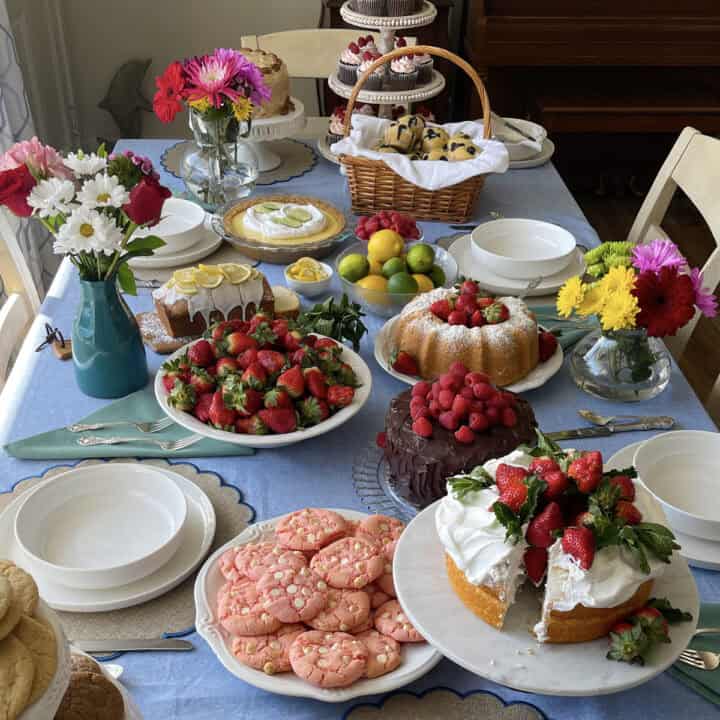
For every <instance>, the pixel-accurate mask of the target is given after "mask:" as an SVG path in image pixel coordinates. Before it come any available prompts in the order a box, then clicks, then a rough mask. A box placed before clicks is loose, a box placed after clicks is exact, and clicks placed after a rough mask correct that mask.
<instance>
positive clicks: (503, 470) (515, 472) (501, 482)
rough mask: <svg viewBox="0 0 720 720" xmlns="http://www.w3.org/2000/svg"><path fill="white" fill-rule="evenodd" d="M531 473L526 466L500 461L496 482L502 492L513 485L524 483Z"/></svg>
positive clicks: (496, 471) (496, 472)
mask: <svg viewBox="0 0 720 720" xmlns="http://www.w3.org/2000/svg"><path fill="white" fill-rule="evenodd" d="M528 475H529V473H528V471H527V470H526V469H525V468H522V467H518V466H516V465H507V464H506V463H500V464H499V465H498V466H497V469H496V470H495V484H496V485H497V489H498V491H499V492H500V493H502V492H504V491H505V489H506V488H508V487H510V486H511V485H523V484H524V481H525V478H526V477H527V476H528Z"/></svg>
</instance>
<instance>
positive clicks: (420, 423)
mask: <svg viewBox="0 0 720 720" xmlns="http://www.w3.org/2000/svg"><path fill="white" fill-rule="evenodd" d="M412 430H413V432H414V433H415V434H416V435H419V436H420V437H424V438H430V437H432V434H433V427H432V423H431V422H430V421H429V420H428V419H427V418H425V417H421V418H418V419H417V420H415V422H413V424H412Z"/></svg>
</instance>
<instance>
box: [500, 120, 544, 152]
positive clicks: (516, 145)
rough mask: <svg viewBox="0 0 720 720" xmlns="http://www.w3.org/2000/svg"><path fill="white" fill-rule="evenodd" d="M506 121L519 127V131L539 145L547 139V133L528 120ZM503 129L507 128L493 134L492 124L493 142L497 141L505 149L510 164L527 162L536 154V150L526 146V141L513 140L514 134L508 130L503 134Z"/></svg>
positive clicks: (503, 128) (540, 126)
mask: <svg viewBox="0 0 720 720" xmlns="http://www.w3.org/2000/svg"><path fill="white" fill-rule="evenodd" d="M507 119H508V121H509V122H511V123H512V124H513V125H515V126H517V127H519V128H520V129H521V130H524V131H525V132H526V133H527V134H528V135H532V136H533V137H534V138H535V139H536V140H537V141H538V143H540V145H542V144H543V141H544V140H545V139H546V138H547V131H546V130H545V128H544V127H543V126H542V125H538V124H537V123H534V122H530V120H523V119H522V118H507ZM505 127H507V126H504V127H501V128H500V130H499V132H495V127H494V124H493V138H494V139H495V140H499V141H500V142H501V143H502V144H503V145H504V146H505V147H506V148H507V151H508V155H509V156H510V162H513V161H515V160H529V159H530V158H533V157H535V156H536V155H537V154H538V152H537V150H533V148H531V147H529V146H528V140H524V139H520V140H517V139H515V137H516V133H514V132H513V131H512V130H511V129H510V128H508V130H509V132H508V133H507V134H505V133H504V132H503V131H504V130H505Z"/></svg>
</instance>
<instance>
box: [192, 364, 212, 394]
mask: <svg viewBox="0 0 720 720" xmlns="http://www.w3.org/2000/svg"><path fill="white" fill-rule="evenodd" d="M190 384H191V385H192V386H193V387H194V388H195V392H197V393H209V392H212V391H213V390H214V389H215V378H214V377H213V376H212V375H210V373H209V372H207V370H203V368H201V367H194V368H193V369H192V370H191V371H190Z"/></svg>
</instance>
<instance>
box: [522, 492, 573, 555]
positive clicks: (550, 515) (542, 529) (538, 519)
mask: <svg viewBox="0 0 720 720" xmlns="http://www.w3.org/2000/svg"><path fill="white" fill-rule="evenodd" d="M564 526H565V522H564V520H563V514H562V510H561V509H560V506H559V505H558V504H557V503H556V502H551V503H548V504H547V505H546V506H545V508H544V509H543V510H542V512H540V513H538V514H537V515H536V516H535V517H534V518H533V519H532V520H531V521H530V524H529V525H528V529H527V532H526V533H525V539H526V540H527V541H528V542H529V543H530V544H531V545H534V546H535V547H541V548H549V547H550V546H551V545H552V544H553V543H554V542H555V537H554V536H553V533H554V532H555V531H556V530H560V529H561V528H563V527H564Z"/></svg>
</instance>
